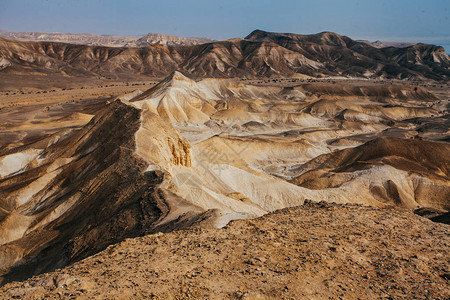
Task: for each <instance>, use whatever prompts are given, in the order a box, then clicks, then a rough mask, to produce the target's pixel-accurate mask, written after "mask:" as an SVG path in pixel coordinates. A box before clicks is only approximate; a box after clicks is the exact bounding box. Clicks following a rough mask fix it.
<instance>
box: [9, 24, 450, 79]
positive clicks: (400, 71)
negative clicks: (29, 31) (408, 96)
mask: <svg viewBox="0 0 450 300" xmlns="http://www.w3.org/2000/svg"><path fill="white" fill-rule="evenodd" d="M86 36H91V37H92V40H91V43H95V38H94V37H101V36H95V35H86ZM36 38H41V37H39V36H37V37H36ZM42 38H43V37H42ZM110 38H111V40H110V42H111V43H113V42H112V41H113V40H114V38H112V37H110ZM80 40H81V39H80ZM201 41H202V42H201ZM206 41H207V40H205V39H196V40H195V42H194V40H192V39H185V38H177V37H170V36H166V35H146V36H144V37H142V38H139V39H136V40H135V41H133V42H132V41H130V40H125V39H122V42H121V43H122V44H125V45H131V44H132V45H133V46H127V47H121V48H118V47H105V46H90V45H75V44H67V43H60V42H58V43H56V42H21V41H16V40H10V39H9V40H8V39H0V74H1V73H4V74H5V73H8V74H27V72H30V73H33V74H42V75H49V74H63V75H64V76H87V77H96V78H99V77H100V78H115V79H124V78H127V79H130V78H137V77H138V76H140V77H142V76H146V77H163V76H166V75H168V74H170V73H171V72H173V71H175V70H179V71H182V72H183V73H185V74H189V75H190V76H192V77H197V78H201V77H247V78H259V77H295V76H305V75H306V76H312V77H357V78H377V79H383V78H394V79H432V80H437V81H448V79H449V78H450V59H449V56H448V55H446V53H445V51H444V48H443V47H440V46H434V45H427V44H414V45H411V46H406V47H392V46H391V47H381V48H380V45H376V44H375V45H372V44H368V43H367V42H362V41H355V40H352V39H351V38H349V37H346V36H342V35H339V34H336V33H332V32H322V33H318V34H311V35H300V34H292V33H274V32H266V31H262V30H255V31H253V32H252V33H251V34H249V35H248V36H247V37H246V38H245V39H230V40H226V41H210V42H207V43H205V42H206ZM154 42H155V43H154ZM196 43H200V44H196ZM138 47H140V48H138Z"/></svg>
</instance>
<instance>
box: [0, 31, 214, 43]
mask: <svg viewBox="0 0 450 300" xmlns="http://www.w3.org/2000/svg"><path fill="white" fill-rule="evenodd" d="M0 37H3V38H6V39H13V40H19V41H33V42H41V41H42V42H59V43H69V44H79V45H88V46H105V47H146V46H148V45H151V44H162V45H197V44H202V43H208V42H212V41H213V40H212V39H209V38H195V37H193V38H189V37H187V38H186V37H179V36H174V35H168V34H161V33H149V34H146V35H144V36H124V35H97V34H91V33H58V32H55V33H45V32H14V31H4V30H0Z"/></svg>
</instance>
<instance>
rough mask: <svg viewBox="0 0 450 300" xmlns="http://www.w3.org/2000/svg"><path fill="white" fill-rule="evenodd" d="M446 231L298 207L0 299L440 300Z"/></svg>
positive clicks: (365, 210) (446, 277)
mask: <svg viewBox="0 0 450 300" xmlns="http://www.w3.org/2000/svg"><path fill="white" fill-rule="evenodd" d="M449 250H450V227H449V226H448V225H445V224H439V223H433V222H431V221H430V220H428V219H425V218H422V217H419V216H416V215H414V214H412V213H409V212H400V211H396V210H393V209H389V208H385V209H375V208H370V207H366V206H361V205H351V204H347V205H338V204H331V203H325V202H320V203H312V202H307V203H306V204H305V205H303V206H298V207H295V208H287V209H282V210H279V211H276V212H274V213H270V214H268V215H265V216H263V217H261V218H257V219H252V220H239V221H233V222H231V223H230V224H229V225H228V226H226V227H225V228H222V229H200V228H193V229H190V230H182V231H175V232H171V233H167V234H161V233H159V234H153V235H148V236H143V237H138V238H133V239H127V240H125V241H123V242H121V243H119V244H116V245H112V246H109V247H108V248H107V249H106V250H104V251H102V252H100V253H98V254H96V255H94V256H91V257H89V258H86V259H84V260H82V261H80V262H77V263H75V264H73V265H71V266H69V267H66V268H64V269H61V270H56V271H55V272H52V273H47V274H42V275H39V276H36V277H33V278H31V279H29V280H27V281H24V282H13V283H9V284H7V285H5V286H4V287H2V289H1V290H0V298H1V299H12V298H20V299H41V298H46V299H61V298H64V299H65V298H77V299H127V298H131V297H133V298H143V297H148V298H156V299H186V298H195V299H223V298H228V299H266V298H278V299H300V298H310V299H358V298H359V299H376V298H390V299H416V298H418V299H449V297H450V256H449Z"/></svg>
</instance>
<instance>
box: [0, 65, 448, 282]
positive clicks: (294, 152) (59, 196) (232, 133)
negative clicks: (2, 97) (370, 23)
mask: <svg viewBox="0 0 450 300" xmlns="http://www.w3.org/2000/svg"><path fill="white" fill-rule="evenodd" d="M127 100H128V101H127ZM447 104H448V102H446V101H442V100H440V99H438V98H437V97H436V96H435V95H433V94H432V93H431V92H430V91H429V90H427V89H426V88H424V87H415V86H407V85H383V84H380V83H377V84H375V83H370V82H366V83H364V84H361V83H358V84H354V85H352V84H348V85H345V86H342V85H340V84H335V83H333V82H328V83H326V82H325V83H324V82H322V83H302V84H294V85H291V86H289V87H283V86H277V85H274V86H270V85H267V86H255V85H251V84H245V83H243V82H242V81H236V80H231V79H212V78H207V79H203V80H200V81H195V80H193V79H191V78H189V77H187V76H185V75H183V74H182V73H181V72H173V73H172V74H171V75H169V76H168V77H166V78H165V79H164V80H162V81H161V82H160V83H159V84H157V85H155V86H154V87H152V88H150V89H148V90H146V91H143V92H142V91H135V92H133V93H130V94H128V95H125V96H123V97H119V99H118V100H115V101H111V102H110V103H109V104H107V105H105V107H104V108H103V109H102V110H101V111H100V112H99V113H97V114H96V116H94V117H93V118H92V119H91V120H90V121H89V122H88V123H87V124H86V125H84V126H83V127H82V128H81V129H78V130H69V129H67V128H66V129H64V130H65V131H64V134H62V133H58V134H57V135H54V136H44V137H42V138H41V139H37V140H34V141H33V142H30V143H27V144H24V145H22V146H21V147H18V148H13V149H11V148H5V150H2V151H1V152H0V163H1V165H0V166H1V169H0V174H1V175H0V176H1V177H0V199H1V200H0V232H1V237H2V239H1V245H0V262H1V264H0V265H1V270H0V272H1V276H2V280H3V281H2V282H3V283H6V282H9V281H11V280H23V279H25V278H27V277H29V276H31V275H34V274H38V273H42V272H47V271H52V270H54V269H55V268H58V267H63V266H66V265H68V264H71V263H73V262H75V261H77V260H80V259H82V258H85V257H87V256H89V255H92V254H95V253H97V252H99V251H101V250H103V249H105V248H106V247H107V246H108V245H110V244H114V243H117V242H120V241H122V240H123V239H125V238H129V237H136V236H140V235H144V234H149V233H155V232H159V231H162V232H167V231H173V230H176V229H182V228H189V227H192V226H197V227H215V228H218V227H219V228H220V227H223V226H225V225H226V224H228V222H229V221H230V220H235V219H245V218H254V217H258V216H262V215H264V214H266V213H268V212H271V211H274V210H278V209H282V208H286V207H291V206H297V205H301V204H303V203H304V201H305V200H307V199H310V200H314V201H328V202H337V203H359V204H366V205H371V206H374V207H394V208H396V209H401V210H405V211H409V212H412V211H415V210H419V211H420V213H421V214H429V213H433V214H435V215H436V214H438V215H439V216H444V217H445V214H446V213H447V214H448V210H449V208H450V203H449V197H448V195H449V182H450V180H449V172H448V158H447V157H448V155H445V154H446V153H448V152H449V148H448V143H447V142H445V141H447V140H448V138H449V136H450V132H449V131H448V127H445V124H446V123H445V122H447V120H448V111H447ZM51 113H52V112H49V114H51ZM12 116H13V117H17V116H16V114H13V115H12ZM76 120H78V118H76ZM442 124H444V125H442ZM380 137H381V138H380ZM377 138H378V139H377ZM413 138H414V139H415V141H412V140H411V139H413ZM405 149H407V150H405ZM417 161H420V164H419V165H418V164H417ZM439 220H440V221H441V222H442V220H441V219H439ZM444 222H445V220H444Z"/></svg>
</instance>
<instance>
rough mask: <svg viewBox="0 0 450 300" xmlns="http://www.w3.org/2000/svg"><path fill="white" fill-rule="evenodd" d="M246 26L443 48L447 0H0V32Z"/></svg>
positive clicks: (181, 31)
mask: <svg viewBox="0 0 450 300" xmlns="http://www.w3.org/2000/svg"><path fill="white" fill-rule="evenodd" d="M254 29H262V30H267V31H274V32H292V33H300V34H309V33H318V32H322V31H332V32H336V33H339V34H343V35H347V36H349V37H351V38H355V39H368V40H372V41H375V40H384V41H394V40H395V41H411V42H426V43H431V44H433V43H434V44H448V45H449V46H450V0H309V1H305V0H297V1H295V0H255V1H253V0H221V1H215V0H158V1H153V0H147V1H145V0H124V1H119V0H0V30H11V31H41V32H64V33H69V32H70V33H96V34H120V35H144V34H146V33H150V32H151V33H165V34H172V35H178V36H184V37H210V38H213V39H228V38H236V37H245V36H246V35H248V34H249V33H250V32H251V31H253V30H254ZM446 50H449V48H447V49H446ZM447 52H448V51H447Z"/></svg>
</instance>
